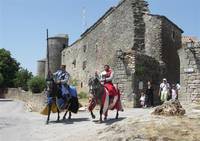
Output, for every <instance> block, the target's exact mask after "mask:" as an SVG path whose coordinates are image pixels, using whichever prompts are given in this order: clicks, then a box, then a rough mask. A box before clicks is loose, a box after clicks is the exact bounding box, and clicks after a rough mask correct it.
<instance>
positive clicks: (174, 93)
mask: <svg viewBox="0 0 200 141" xmlns="http://www.w3.org/2000/svg"><path fill="white" fill-rule="evenodd" d="M179 90H180V84H179V83H177V84H172V85H171V86H170V84H169V83H168V82H167V79H166V78H163V80H162V83H161V84H160V87H159V92H158V96H159V98H160V101H161V103H163V102H165V101H168V100H170V99H172V100H176V99H178V91H179ZM140 105H141V106H142V107H144V108H145V107H153V106H154V89H153V87H152V85H151V82H150V81H148V82H147V89H146V91H145V93H144V92H143V91H142V92H141V96H140Z"/></svg>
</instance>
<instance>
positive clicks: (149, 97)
mask: <svg viewBox="0 0 200 141" xmlns="http://www.w3.org/2000/svg"><path fill="white" fill-rule="evenodd" d="M145 97H146V98H145V99H146V100H145V101H146V105H147V106H149V107H153V106H154V99H153V87H152V85H151V81H148V82H147V89H146V96H145Z"/></svg>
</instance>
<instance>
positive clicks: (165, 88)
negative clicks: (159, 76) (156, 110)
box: [159, 78, 170, 102]
mask: <svg viewBox="0 0 200 141" xmlns="http://www.w3.org/2000/svg"><path fill="white" fill-rule="evenodd" d="M169 90H170V86H169V83H167V79H166V78H163V82H162V83H161V84H160V89H159V96H160V100H161V102H165V101H167V98H168V94H169Z"/></svg>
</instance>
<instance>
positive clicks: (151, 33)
mask: <svg viewBox="0 0 200 141" xmlns="http://www.w3.org/2000/svg"><path fill="white" fill-rule="evenodd" d="M144 21H145V27H146V30H145V54H146V55H147V56H150V57H153V58H155V59H156V60H157V61H159V62H161V59H162V58H161V48H162V38H161V37H162V21H161V19H160V18H159V17H158V16H154V15H150V14H145V15H144Z"/></svg>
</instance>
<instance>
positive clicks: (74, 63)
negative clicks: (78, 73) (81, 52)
mask: <svg viewBox="0 0 200 141" xmlns="http://www.w3.org/2000/svg"><path fill="white" fill-rule="evenodd" d="M72 64H73V65H74V68H76V59H74V61H73V62H72Z"/></svg>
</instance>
